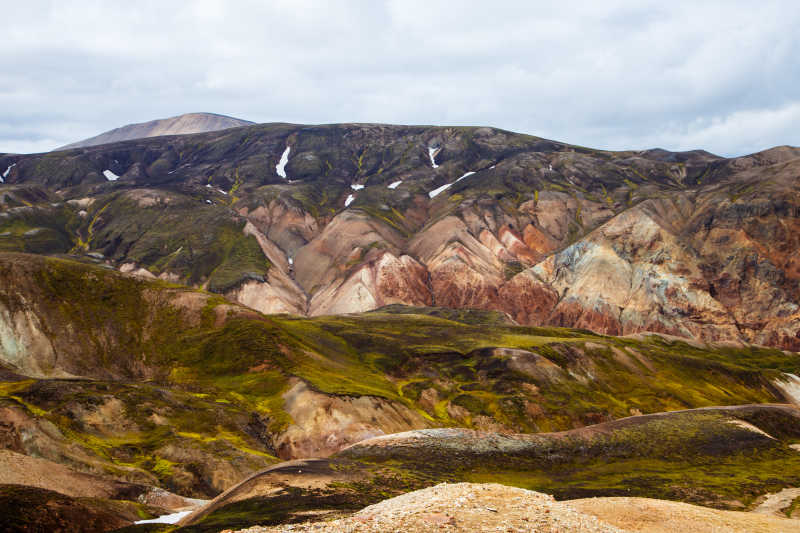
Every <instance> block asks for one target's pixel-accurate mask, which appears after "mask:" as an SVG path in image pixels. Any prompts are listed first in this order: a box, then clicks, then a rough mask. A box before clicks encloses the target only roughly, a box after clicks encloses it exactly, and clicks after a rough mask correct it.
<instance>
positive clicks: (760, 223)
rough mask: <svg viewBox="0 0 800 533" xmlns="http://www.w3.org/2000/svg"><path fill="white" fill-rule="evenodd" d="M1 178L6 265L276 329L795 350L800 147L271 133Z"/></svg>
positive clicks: (365, 127) (121, 149)
mask: <svg viewBox="0 0 800 533" xmlns="http://www.w3.org/2000/svg"><path fill="white" fill-rule="evenodd" d="M3 168H4V169H6V170H5V174H6V176H5V178H4V179H5V183H6V185H5V187H4V188H3V190H4V192H3V194H2V196H0V203H2V204H3V205H5V206H6V207H7V209H6V210H5V213H4V215H3V219H2V221H0V249H4V250H8V251H28V252H35V253H71V254H73V255H75V254H77V255H81V254H86V253H91V254H94V255H95V256H96V257H101V259H100V260H101V261H102V262H104V263H106V264H107V265H108V266H112V267H114V268H117V269H121V270H124V271H133V272H139V273H140V274H142V275H147V276H153V277H161V278H163V279H169V280H172V281H175V282H180V283H184V284H188V285H191V286H195V287H200V288H207V289H209V290H211V291H213V292H217V293H220V294H223V295H225V296H226V297H228V298H230V299H232V300H235V301H238V302H240V303H243V304H245V305H248V306H250V307H252V308H254V309H257V310H259V311H261V312H265V313H280V312H285V313H293V314H300V315H306V316H317V315H323V314H331V313H334V314H335V313H349V312H364V311H369V310H371V309H376V308H378V307H381V306H383V305H388V304H393V303H402V304H407V305H416V306H430V305H435V306H439V307H453V308H480V309H486V310H495V311H501V312H504V313H506V314H508V315H509V316H510V317H512V318H513V319H514V320H515V321H517V322H518V323H520V324H527V325H555V326H564V327H578V328H587V329H591V330H593V331H596V332H600V333H605V334H612V335H629V334H635V333H638V332H644V331H657V332H661V333H665V334H669V335H677V336H681V337H686V338H691V339H695V340H697V341H700V342H718V341H724V342H737V343H756V344H763V345H770V346H778V347H782V348H784V349H789V350H798V349H800V308H799V307H798V302H800V288H798V287H800V285H799V284H798V280H799V279H800V262H799V261H800V258H798V256H797V250H798V248H800V231H797V230H798V229H799V228H800V217H798V213H800V195H799V194H798V181H797V179H796V176H797V175H798V173H800V149H797V148H791V147H778V148H773V149H770V150H766V151H764V152H760V153H757V154H752V155H748V156H744V157H738V158H732V159H724V158H720V157H717V156H714V155H712V154H709V153H707V152H702V151H692V152H681V153H672V152H667V151H664V150H646V151H623V152H609V151H601V150H593V149H590V148H584V147H580V146H573V145H568V144H565V143H560V142H555V141H549V140H546V139H541V138H538V137H533V136H528V135H520V134H515V133H511V132H507V131H502V130H497V129H493V128H467V127H458V128H447V127H427V126H387V125H378V124H338V125H325V126H299V125H292V124H264V125H256V126H248V127H243V128H236V129H232V130H225V131H221V132H212V133H204V134H195V135H184V136H180V137H167V138H152V139H139V140H133V141H127V142H124V143H116V144H111V145H103V146H96V147H90V148H85V149H82V150H80V151H64V152H55V153H49V154H40V155H36V154H34V155H26V156H17V155H6V156H0V169H3ZM283 175H286V176H287V177H286V178H284V177H283Z"/></svg>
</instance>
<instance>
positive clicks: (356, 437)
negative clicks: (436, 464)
mask: <svg viewBox="0 0 800 533" xmlns="http://www.w3.org/2000/svg"><path fill="white" fill-rule="evenodd" d="M283 397H284V401H285V403H284V407H285V409H286V412H287V413H289V415H290V416H291V417H292V421H293V422H292V424H290V425H289V427H288V428H287V429H286V430H285V431H284V432H282V433H281V434H280V435H279V436H278V437H276V439H275V441H274V447H275V449H276V451H277V453H278V455H279V456H280V457H282V458H285V459H287V458H298V457H327V456H329V455H331V454H333V453H336V452H338V451H339V450H341V449H342V448H344V447H346V446H349V445H351V444H353V443H356V442H359V441H361V440H364V439H368V438H372V437H376V436H380V435H383V434H385V433H395V432H400V431H406V430H409V429H412V428H425V427H430V426H429V422H428V421H427V420H426V419H425V418H423V417H422V415H420V414H419V413H417V412H416V411H412V410H411V409H409V408H408V407H406V406H405V405H402V404H399V403H396V402H390V401H388V400H385V399H383V398H377V397H370V396H360V397H352V396H328V395H325V394H320V393H318V392H315V391H313V390H311V389H310V388H309V387H308V386H307V385H306V384H305V383H304V382H303V381H300V380H294V384H293V385H292V387H291V388H290V389H289V390H288V391H287V392H286V393H285V394H284V395H283Z"/></svg>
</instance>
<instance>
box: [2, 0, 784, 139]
mask: <svg viewBox="0 0 800 533" xmlns="http://www.w3.org/2000/svg"><path fill="white" fill-rule="evenodd" d="M698 4H699V5H698ZM0 7H2V8H3V12H4V13H5V14H6V15H7V17H6V19H5V21H4V25H3V26H4V27H3V30H2V31H1V32H0V152H3V151H5V152H8V151H17V152H30V151H44V150H50V149H52V148H54V147H56V146H60V145H63V144H66V143H68V142H72V141H76V140H78V139H82V138H85V137H89V136H92V135H95V134H97V133H100V132H101V131H105V130H108V129H111V128H114V127H118V126H121V125H123V124H128V123H132V122H143V121H146V120H151V119H155V118H164V117H168V116H173V115H178V114H181V113H186V112H192V111H209V112H216V113H223V114H228V115H233V116H236V117H240V118H244V119H248V120H253V121H257V122H272V121H285V122H299V123H326V122H390V123H402V124H458V125H492V126H497V127H501V128H506V129H510V130H514V131H520V132H526V133H531V134H534V135H539V136H542V137H548V138H552V139H558V140H562V141H566V142H571V143H576V144H582V145H586V146H592V147H597V148H609V149H627V148H634V149H636V148H650V147H656V146H657V147H662V148H668V149H674V150H682V149H694V148H704V149H707V150H709V151H712V152H715V153H719V154H721V155H740V154H744V153H749V152H753V151H757V150H761V149H764V148H767V147H770V146H774V145H779V144H794V145H798V144H800V128H797V126H796V125H797V124H798V119H800V91H798V89H797V87H798V85H800V54H798V53H797V52H798V50H800V32H797V31H796V25H797V22H798V21H800V3H797V2H792V1H783V2H779V1H775V2H763V1H762V2H758V3H756V2H749V1H740V2H737V1H706V2H702V3H698V2H677V1H676V2H663V1H658V2H644V1H640V2H630V1H626V2H623V1H614V0H604V1H603V2H595V1H584V2H571V1H561V2H558V3H555V2H553V3H549V2H548V3H545V2H530V1H519V2H503V1H495V2H477V1H476V2H466V1H465V2H450V1H435V0H425V1H422V0H394V1H392V0H390V1H386V2H378V1H371V0H363V1H342V2H322V1H317V2H312V1H308V0H292V1H289V0H273V1H271V2H268V3H265V2H255V1H254V2H246V1H239V2H222V1H219V2H217V1H214V2H212V1H196V2H191V3H189V2H186V3H178V2H147V1H140V2H130V3H121V2H99V1H97V2H82V3H81V2H38V1H28V2H25V3H19V2H12V1H9V0H0Z"/></svg>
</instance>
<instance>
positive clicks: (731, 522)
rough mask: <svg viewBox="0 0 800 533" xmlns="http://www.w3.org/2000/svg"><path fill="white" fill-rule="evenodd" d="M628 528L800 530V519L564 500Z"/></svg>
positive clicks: (717, 532)
mask: <svg viewBox="0 0 800 533" xmlns="http://www.w3.org/2000/svg"><path fill="white" fill-rule="evenodd" d="M564 503H565V504H567V505H569V506H570V507H572V508H573V509H575V510H576V511H579V512H581V513H585V514H587V515H593V516H596V517H597V518H599V519H600V520H602V521H604V522H606V523H608V524H613V525H615V526H617V527H619V528H622V529H624V530H626V531H631V532H633V531H636V532H641V533H674V532H679V533H789V532H791V533H799V532H800V520H790V519H788V518H780V517H777V516H767V515H764V514H757V513H746V512H739V511H719V510H717V509H709V508H707V507H700V506H697V505H690V504H688V503H679V502H671V501H666V500H653V499H649V498H587V499H583V500H571V501H568V502H564Z"/></svg>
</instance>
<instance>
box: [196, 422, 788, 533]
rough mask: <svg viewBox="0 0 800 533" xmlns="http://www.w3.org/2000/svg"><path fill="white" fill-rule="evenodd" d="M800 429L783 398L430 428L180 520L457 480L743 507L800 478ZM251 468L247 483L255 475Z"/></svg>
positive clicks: (210, 524) (366, 446) (260, 520)
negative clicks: (314, 485) (565, 428)
mask: <svg viewBox="0 0 800 533" xmlns="http://www.w3.org/2000/svg"><path fill="white" fill-rule="evenodd" d="M753 428H757V429H755V430H754V429H753ZM761 432H764V433H767V434H764V433H761ZM798 438H800V417H798V415H797V412H796V411H795V410H793V409H791V408H789V407H786V406H742V407H735V408H731V409H724V408H719V409H714V408H711V409H704V410H694V411H681V412H675V413H666V414H662V415H651V416H640V417H634V418H628V419H624V420H618V421H615V422H610V423H606V424H602V425H599V426H593V427H589V428H581V429H577V430H573V431H570V432H567V433H559V434H540V435H502V434H489V433H475V432H469V431H465V430H453V431H442V430H426V431H422V432H419V433H418V434H417V435H416V436H415V437H414V438H413V439H410V442H409V441H401V442H399V443H397V444H394V443H393V442H392V441H391V440H389V441H388V442H387V441H384V440H382V441H381V442H376V443H375V444H374V445H371V444H370V442H369V441H367V442H366V443H362V444H361V445H356V446H355V447H352V448H348V449H346V450H344V451H342V452H340V453H339V454H336V455H334V456H333V457H332V458H330V459H328V460H324V461H322V460H310V461H306V462H305V463H304V464H302V465H294V468H293V469H292V470H290V468H291V467H289V466H286V467H285V468H286V470H287V473H291V474H292V478H291V479H297V477H300V479H299V480H297V481H299V482H297V481H290V482H289V484H288V486H287V487H286V488H285V490H284V491H282V492H278V493H275V494H273V495H270V496H265V497H258V498H252V499H245V500H242V501H238V502H235V503H231V504H228V505H222V506H221V507H219V508H218V509H216V510H215V511H213V512H212V513H210V514H209V515H208V516H206V517H203V518H202V519H200V520H199V521H198V522H197V523H195V524H193V525H191V526H189V527H185V528H182V529H181V531H186V532H204V531H216V530H218V529H219V528H221V527H233V528H234V529H235V528H236V527H238V526H244V525H252V524H263V525H269V524H275V523H281V522H287V521H295V520H299V519H301V517H302V515H303V513H304V512H305V511H308V510H316V511H322V510H327V511H329V512H347V511H350V510H354V509H358V508H361V507H363V506H364V505H367V504H370V503H374V502H376V501H378V500H382V499H385V498H388V497H391V496H394V495H397V494H400V493H403V492H407V491H410V490H415V489H418V488H422V487H427V486H430V485H433V484H436V483H439V482H458V481H471V482H499V483H503V484H507V485H512V486H519V487H523V488H528V489H532V490H536V491H541V492H547V493H551V494H554V495H555V496H556V497H557V498H558V499H570V498H581V497H589V496H594V495H597V496H601V495H603V496H609V495H617V496H639V497H655V498H664V499H673V500H681V501H688V502H692V503H697V504H703V505H709V506H713V507H718V508H729V509H747V508H749V507H751V506H752V505H753V504H754V502H755V501H756V499H757V497H758V496H759V495H762V494H764V493H766V492H775V491H778V490H780V489H781V488H783V487H786V486H792V485H794V486H796V485H797V484H798V483H800V470H799V469H798V467H800V454H798V453H797V452H796V451H795V450H793V449H792V448H791V447H790V443H792V442H795V441H796V440H797V439H798ZM297 469H302V472H303V473H306V474H305V475H308V476H310V477H312V478H313V477H314V476H318V475H320V474H323V473H324V474H325V475H326V476H328V477H330V478H332V479H333V481H331V482H329V483H328V485H327V486H325V487H323V488H321V489H304V488H299V487H302V486H305V485H304V483H303V478H302V476H299V473H298V471H297ZM295 476H297V477H295ZM259 479H260V476H255V477H254V478H253V479H251V480H250V481H248V482H247V484H248V485H249V486H251V487H252V486H259V484H260V481H259ZM265 481H266V482H268V481H267V480H265ZM214 528H216V529H214Z"/></svg>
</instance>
